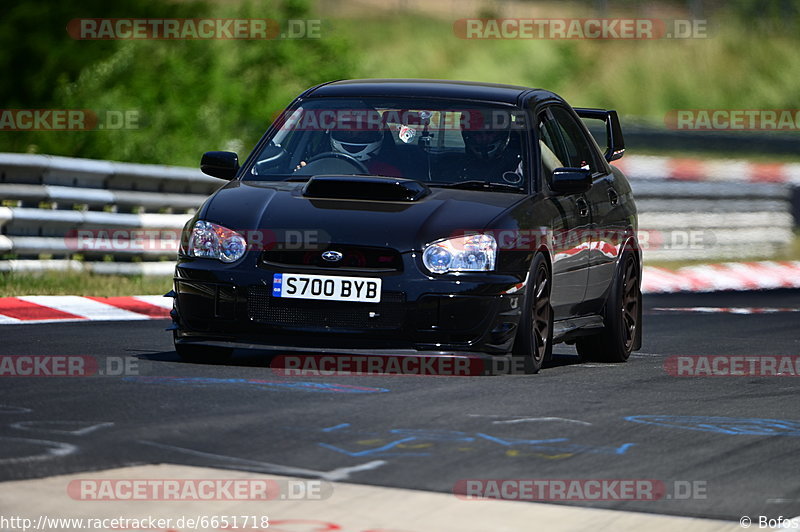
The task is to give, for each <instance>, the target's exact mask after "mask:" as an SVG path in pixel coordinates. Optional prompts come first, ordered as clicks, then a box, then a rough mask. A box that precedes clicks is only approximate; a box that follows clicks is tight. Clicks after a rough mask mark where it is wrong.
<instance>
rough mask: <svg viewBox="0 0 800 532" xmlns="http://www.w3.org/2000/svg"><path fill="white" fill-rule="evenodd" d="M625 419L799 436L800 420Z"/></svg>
mask: <svg viewBox="0 0 800 532" xmlns="http://www.w3.org/2000/svg"><path fill="white" fill-rule="evenodd" d="M625 420H626V421H633V422H634V423H645V424H648V425H659V426H662V427H670V428H678V429H686V430H698V431H703V432H716V433H718V434H737V435H741V434H744V435H750V436H800V421H792V420H783V419H762V418H747V417H715V416H660V415H642V416H628V417H626V418H625Z"/></svg>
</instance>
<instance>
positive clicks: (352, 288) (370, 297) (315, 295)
mask: <svg viewBox="0 0 800 532" xmlns="http://www.w3.org/2000/svg"><path fill="white" fill-rule="evenodd" d="M272 296H273V297H288V298H294V299H322V300H328V301H357V302H362V303H380V301H381V280H380V279H376V278H372V277H340V276H334V275H304V274H297V273H276V274H275V275H274V276H273V278H272Z"/></svg>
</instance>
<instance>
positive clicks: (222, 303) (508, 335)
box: [172, 256, 525, 355]
mask: <svg viewBox="0 0 800 532" xmlns="http://www.w3.org/2000/svg"><path fill="white" fill-rule="evenodd" d="M287 271H295V270H288V269H283V270H275V269H271V268H267V267H264V266H263V265H261V266H258V267H245V266H243V265H238V266H237V265H224V264H221V263H219V262H216V261H212V260H206V259H188V258H182V259H179V261H178V264H177V266H176V269H175V279H174V283H175V308H174V310H173V313H172V317H173V321H174V326H173V329H174V330H175V341H176V343H186V344H190V343H191V344H204V345H216V346H224V347H246V348H257V347H264V348H277V349H284V350H314V351H317V352H342V353H345V352H354V351H363V352H367V351H369V352H373V353H374V352H382V353H386V352H391V351H396V352H403V353H412V352H419V353H423V352H424V353H430V354H444V353H451V354H452V353H462V352H463V353H484V354H491V355H497V354H505V353H507V352H508V351H509V350H510V348H511V345H512V344H513V340H514V336H515V334H516V330H517V325H518V323H519V319H520V315H521V309H522V308H524V294H525V290H524V286H523V283H524V280H525V276H524V275H513V274H500V273H494V272H486V273H480V274H477V273H470V274H462V275H448V276H439V277H436V278H434V277H431V276H427V275H425V274H423V273H422V272H421V271H420V270H419V268H418V267H416V265H415V262H414V257H413V256H412V257H407V264H406V265H405V267H404V269H403V271H398V272H388V273H387V272H382V273H354V272H352V271H347V272H345V271H338V270H334V271H329V272H320V271H319V270H317V271H314V272H309V271H304V270H302V269H300V270H296V271H298V272H305V273H315V274H324V273H329V274H330V275H350V276H353V275H355V276H364V277H378V276H379V277H381V279H382V293H381V303H377V304H374V303H372V304H370V303H349V302H333V301H317V300H301V299H284V298H274V297H272V294H271V292H272V284H271V283H272V276H273V274H274V273H285V272H287Z"/></svg>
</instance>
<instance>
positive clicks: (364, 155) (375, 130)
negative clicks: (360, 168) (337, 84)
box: [295, 109, 403, 177]
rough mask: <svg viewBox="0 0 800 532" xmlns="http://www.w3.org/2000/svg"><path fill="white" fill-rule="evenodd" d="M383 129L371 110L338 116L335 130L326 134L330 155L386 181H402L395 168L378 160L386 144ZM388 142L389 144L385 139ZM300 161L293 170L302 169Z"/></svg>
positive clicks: (382, 160) (356, 110)
mask: <svg viewBox="0 0 800 532" xmlns="http://www.w3.org/2000/svg"><path fill="white" fill-rule="evenodd" d="M386 132H387V128H386V124H385V123H384V121H383V117H382V116H381V114H380V113H379V112H378V111H377V110H375V109H353V110H350V111H348V112H341V113H340V116H339V117H338V118H337V123H336V127H334V128H332V129H329V130H327V131H326V133H328V136H329V138H330V147H331V151H333V152H334V153H341V154H343V155H345V156H349V157H352V158H353V159H355V160H357V161H359V162H360V163H362V164H363V165H364V166H365V167H366V168H367V170H368V171H369V173H370V174H371V175H377V176H387V177H403V174H402V172H401V171H400V169H399V168H397V167H396V166H394V165H392V164H389V163H388V162H386V160H385V159H386V158H385V157H381V158H378V155H379V154H380V153H381V151H382V150H383V151H388V150H384V142H386V141H387V137H388V135H386ZM388 142H392V140H391V138H388ZM307 164H308V163H306V161H301V162H300V164H298V165H297V168H295V171H296V170H299V169H300V168H302V167H304V166H306V165H307Z"/></svg>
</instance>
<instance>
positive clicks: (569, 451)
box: [0, 290, 800, 522]
mask: <svg viewBox="0 0 800 532" xmlns="http://www.w3.org/2000/svg"><path fill="white" fill-rule="evenodd" d="M691 307H724V308H730V307H737V308H738V307H747V308H762V307H768V308H778V309H782V311H780V312H773V313H763V314H736V313H730V312H714V313H699V312H689V311H675V310H664V309H679V308H691ZM791 309H800V291H797V290H784V291H771V292H738V293H734V292H731V293H714V294H683V295H681V294H675V295H650V296H646V297H645V313H644V320H645V322H644V326H645V336H644V345H643V348H642V350H641V352H639V353H637V354H635V355H634V356H633V357H632V358H631V360H629V362H628V363H626V364H599V363H579V362H578V360H577V357H576V356H575V355H574V349H573V348H571V347H569V346H565V345H563V344H560V345H557V346H556V349H555V353H556V357H555V360H554V362H553V363H552V364H551V365H550V366H549V367H546V368H544V369H543V370H542V371H541V373H540V374H538V375H530V376H529V375H505V376H492V377H420V376H363V377H352V376H337V377H286V376H279V375H276V374H275V373H273V371H272V370H271V369H270V367H269V362H268V358H266V357H264V356H263V354H242V353H239V354H237V356H236V357H235V359H234V361H233V363H231V364H228V365H223V366H214V365H200V364H189V363H183V362H180V361H179V360H178V358H177V356H176V354H175V352H174V351H173V349H172V346H171V338H170V336H169V334H168V333H167V332H164V330H163V329H164V327H165V325H166V322H165V321H162V320H154V321H128V322H90V323H64V324H57V323H48V324H30V325H6V326H2V327H0V355H88V356H91V357H97V360H98V362H99V364H100V366H101V367H105V364H106V361H107V360H111V361H112V362H110V364H111V365H112V366H114V365H115V364H117V363H118V362H119V361H120V360H121V361H123V363H124V362H125V361H128V363H129V367H128V373H127V375H125V376H116V377H114V376H104V377H100V376H92V377H35V378H34V377H3V378H2V381H0V382H2V384H0V442H2V444H0V480H2V481H13V480H21V479H32V478H43V477H49V476H52V475H63V474H69V473H80V472H91V471H100V470H106V469H110V468H116V467H122V466H130V465H137V464H159V463H172V464H182V465H190V466H201V467H213V468H223V469H234V470H239V471H252V472H258V473H274V474H284V475H296V476H300V477H318V478H323V479H327V480H343V481H346V482H348V483H354V484H359V485H372V486H388V487H397V488H408V489H413V490H422V491H430V492H439V493H444V494H452V493H453V489H454V486H455V485H456V483H458V482H459V481H460V480H463V479H485V478H493V479H522V478H533V479H657V480H659V481H661V482H663V483H664V486H666V489H667V494H666V496H664V497H662V498H660V499H659V500H655V501H652V500H648V501H642V500H623V501H619V500H614V501H592V502H588V501H576V502H559V504H568V505H577V506H584V507H596V508H614V509H622V510H627V511H633V512H647V513H656V514H667V515H680V516H693V517H705V518H715V519H723V520H728V521H732V522H736V521H738V520H739V518H740V517H741V516H743V515H751V516H758V515H765V516H771V517H778V516H784V517H792V516H798V515H800V481H799V480H798V478H799V476H798V473H800V405H799V404H798V394H797V386H798V382H800V381H798V379H797V378H792V377H788V376H786V377H752V376H747V377H721V376H717V377H676V376H673V375H670V373H669V371H667V370H666V369H665V364H667V360H668V359H669V357H670V356H674V355H747V356H770V355H798V354H800V334H798V331H800V328H799V327H798V325H800V313H798V312H789V311H787V310H791ZM119 357H121V358H119ZM130 363H133V364H134V366H130ZM721 418H726V419H721ZM676 482H677V483H676ZM689 485H691V486H694V487H695V488H694V492H692V491H691V490H689V491H688V494H687V492H686V489H685V488H686V486H689ZM0 486H2V484H0ZM679 488H680V489H679ZM698 489H699V491H698ZM703 490H704V491H703ZM398 504H402V501H398ZM463 504H480V503H473V502H464V503H463ZM0 509H3V508H2V502H0Z"/></svg>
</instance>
